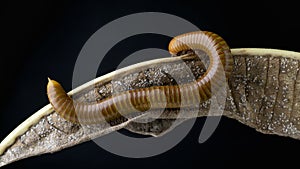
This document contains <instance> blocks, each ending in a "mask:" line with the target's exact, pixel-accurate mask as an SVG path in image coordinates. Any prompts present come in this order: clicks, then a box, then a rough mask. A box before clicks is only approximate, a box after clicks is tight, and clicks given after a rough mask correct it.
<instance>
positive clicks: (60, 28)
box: [0, 1, 300, 169]
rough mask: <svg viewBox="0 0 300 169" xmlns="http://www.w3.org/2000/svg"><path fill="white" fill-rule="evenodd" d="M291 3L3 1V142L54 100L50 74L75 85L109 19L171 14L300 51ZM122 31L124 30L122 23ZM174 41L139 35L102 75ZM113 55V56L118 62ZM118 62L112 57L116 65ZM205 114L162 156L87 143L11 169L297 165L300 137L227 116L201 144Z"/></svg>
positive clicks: (231, 38) (230, 35) (243, 39)
mask: <svg viewBox="0 0 300 169" xmlns="http://www.w3.org/2000/svg"><path fill="white" fill-rule="evenodd" d="M297 6H298V5H297V4H295V3H294V4H293V3H290V2H287V1H281V2H280V3H279V2H272V1H271V2H262V1H260V2H253V1H247V2H244V1H241V2H237V3H229V2H228V1H221V2H218V1H210V2H207V1H203V2H202V1H172V2H162V1H137V2H133V1H131V2H124V1H119V2H117V1H64V2H62V1H61V2H54V1H53V2H41V1H37V2H27V1H9V2H1V4H0V21H1V23H0V30H1V31H0V41H1V45H0V49H1V51H0V52H1V53H0V56H1V61H0V73H1V83H0V85H1V86H0V87H1V88H0V89H1V97H0V99H1V102H0V106H1V109H0V140H2V139H4V138H5V136H6V135H7V134H9V133H10V132H11V131H12V130H13V129H14V128H15V127H16V126H17V125H18V124H19V123H21V122H22V121H24V120H25V119H26V118H27V117H29V116H30V115H31V114H32V113H34V112H35V111H37V110H38V109H40V108H41V107H43V106H44V105H46V104H48V100H47V97H46V83H47V77H48V76H49V77H53V78H54V79H56V80H58V81H59V82H61V83H62V84H63V86H64V87H65V88H66V90H67V91H69V90H71V84H72V83H71V78H72V71H73V68H74V63H75V61H76V58H77V56H78V53H79V52H80V50H81V48H82V46H83V45H84V43H85V42H86V40H87V39H88V38H89V37H90V36H91V35H92V34H93V33H94V32H95V31H97V30H98V29H99V28H101V27H102V26H103V25H105V24H106V23H109V22H110V21H112V20H114V19H117V18H119V17H122V16H124V15H128V14H132V13H136V12H165V13H170V14H174V15H177V16H179V17H182V18H184V19H186V20H188V21H190V22H192V23H193V24H195V25H197V26H198V27H199V28H200V29H201V30H209V31H213V32H216V33H218V34H219V35H221V36H222V37H223V38H224V39H225V40H226V41H227V42H228V44H229V45H230V46H231V47H232V48H239V47H258V48H278V49H286V50H293V51H298V52H300V47H299V44H298V40H299V39H300V33H299V31H298V30H299V29H300V22H299V14H298V12H299V9H297ZM120 29H121V28H120ZM168 41H169V38H166V37H158V36H139V37H136V38H131V39H129V40H127V43H125V42H126V41H124V43H122V44H123V46H122V44H120V45H119V46H118V47H116V48H114V50H113V51H111V52H110V54H108V56H107V58H106V59H105V60H104V63H103V64H102V65H101V70H99V75H102V74H105V73H107V72H110V71H113V70H114V69H115V67H116V66H117V65H118V63H119V62H121V61H122V59H123V57H126V56H125V55H126V54H129V53H131V52H134V51H135V50H138V49H142V48H147V47H159V48H166V47H167V45H168ZM112 57H113V59H112ZM112 61H113V62H112ZM204 120H205V119H204V118H201V119H198V120H197V123H196V125H195V126H194V128H193V129H192V131H191V132H190V133H189V134H188V136H187V137H186V138H185V139H184V140H183V141H182V142H180V144H178V145H177V146H176V147H175V148H173V149H171V150H169V151H167V152H166V153H163V154H161V155H158V156H155V157H151V158H145V159H130V158H125V157H120V156H116V155H114V154H111V153H109V152H106V151H105V150H103V149H101V148H99V147H98V146H97V145H96V144H94V143H93V142H87V143H84V144H81V145H78V146H76V147H73V148H69V149H66V150H63V151H61V152H57V153H54V154H46V155H42V156H38V157H31V158H28V159H25V160H21V161H18V162H15V163H13V164H10V165H8V166H6V167H4V168H15V169H16V168H44V169H45V168H73V169H75V168H103V169H104V168H117V167H128V168H156V167H161V168H162V167H170V168H171V167H175V168H177V167H178V168H225V167H253V168H254V167H262V166H268V167H275V166H281V165H285V167H286V168H287V167H291V166H292V165H293V164H296V166H297V162H298V160H299V152H300V141H297V140H294V139H291V138H285V137H279V136H273V135H264V134H261V133H258V132H256V131H255V130H254V129H252V128H249V127H247V126H244V125H242V124H240V123H238V122H237V121H235V120H232V119H228V118H222V120H221V123H220V124H219V126H218V128H217V130H216V132H215V133H214V134H213V136H212V137H211V138H210V139H209V140H208V141H207V142H205V143H203V144H199V143H198V141H197V140H198V136H199V133H200V130H201V126H202V124H203V122H204Z"/></svg>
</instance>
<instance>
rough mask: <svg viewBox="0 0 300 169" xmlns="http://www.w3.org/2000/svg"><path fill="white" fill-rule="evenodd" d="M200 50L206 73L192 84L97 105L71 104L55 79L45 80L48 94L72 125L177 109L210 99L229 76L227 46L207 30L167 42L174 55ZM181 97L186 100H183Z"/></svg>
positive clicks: (155, 88)
mask: <svg viewBox="0 0 300 169" xmlns="http://www.w3.org/2000/svg"><path fill="white" fill-rule="evenodd" d="M188 50H201V51H203V52H205V53H206V54H207V56H208V57H209V65H208V68H207V70H206V72H205V73H204V74H203V75H202V76H201V77H199V78H198V79H196V80H195V81H193V82H188V83H185V84H182V85H173V86H152V87H147V88H139V89H133V90H128V91H124V92H120V93H118V94H116V95H112V96H110V97H107V98H105V99H103V100H101V101H100V102H99V103H82V102H78V101H74V100H73V99H72V98H71V97H70V96H68V94H67V93H66V92H65V90H64V89H63V87H62V86H61V85H60V84H59V83H58V82H56V81H55V80H51V79H48V80H49V81H48V85H47V95H48V98H49V101H50V103H51V105H52V107H53V108H54V110H55V111H56V112H57V113H58V114H59V115H60V116H61V117H63V118H64V119H66V120H67V121H70V122H73V123H80V124H96V123H100V122H103V121H107V120H114V119H117V118H118V117H119V116H120V112H121V114H122V115H126V114H130V113H133V112H137V111H140V112H144V111H147V110H149V109H150V108H179V107H189V106H193V105H195V104H199V103H201V102H204V101H206V100H208V99H209V98H211V96H212V86H214V88H215V89H218V88H220V85H224V84H220V83H216V82H218V81H219V79H220V78H221V77H222V73H225V74H224V75H225V78H226V79H227V80H228V78H229V77H230V74H231V71H232V67H233V58H232V54H231V51H230V48H229V46H228V45H227V43H226V42H225V41H224V39H223V38H221V37H220V36H219V35H217V34H215V33H212V32H208V31H196V32H191V33H186V34H182V35H179V36H176V37H174V38H173V39H172V40H171V42H170V43H169V52H170V53H171V54H172V55H173V56H177V55H180V53H181V52H182V51H188ZM182 98H184V99H186V100H182Z"/></svg>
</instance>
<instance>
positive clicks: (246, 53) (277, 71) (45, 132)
mask: <svg viewBox="0 0 300 169" xmlns="http://www.w3.org/2000/svg"><path fill="white" fill-rule="evenodd" d="M232 53H233V55H234V70H233V74H232V76H231V78H230V79H229V84H228V87H227V98H226V104H225V108H224V112H223V113H220V112H217V111H216V112H215V114H209V115H212V116H219V115H221V114H223V115H224V116H227V117H230V118H233V119H236V120H238V121H240V122H241V123H243V124H245V125H248V126H250V127H252V128H255V129H256V130H257V131H259V132H262V133H266V134H277V135H280V136H287V137H291V138H295V139H300V113H299V112H300V107H299V106H300V104H299V102H300V96H299V95H297V93H298V92H299V91H300V75H299V68H300V64H299V60H300V53H296V52H290V51H282V50H275V49H233V50H232ZM187 67H188V70H189V71H191V72H192V73H193V76H195V77H199V76H201V75H202V74H203V73H204V72H205V67H204V65H203V63H202V62H201V61H200V60H197V59H191V58H186V59H184V60H183V61H182V58H180V57H178V58H163V59H158V60H152V61H148V62H142V63H139V64H136V65H132V66H129V67H126V68H123V69H120V70H117V71H115V72H112V73H109V74H107V75H104V76H102V77H99V78H97V79H95V80H93V81H91V82H88V83H86V84H84V85H82V86H80V87H78V88H76V89H74V90H73V91H71V92H69V94H70V95H72V96H73V99H75V100H78V101H83V102H89V103H91V102H97V101H99V100H101V99H103V98H105V97H108V96H110V95H112V92H120V91H124V90H130V89H135V88H144V87H149V86H154V85H176V84H177V83H181V82H188V81H192V80H193V77H190V76H189V75H190V74H189V72H188V71H186V70H187V69H186V68H187ZM209 108H210V101H209V100H208V101H207V102H204V103H202V104H201V105H200V106H199V108H194V109H192V108H191V109H184V110H182V111H181V113H183V115H182V116H181V119H180V120H179V121H176V124H174V122H175V119H176V118H178V117H177V115H178V112H179V109H165V110H150V111H149V112H147V114H144V113H137V114H135V115H134V116H132V117H131V118H129V119H128V120H126V121H119V122H117V123H115V124H113V125H109V124H107V123H103V124H97V125H86V126H83V125H78V124H73V123H71V122H68V121H66V120H64V119H63V118H61V117H60V116H59V115H58V114H56V113H55V112H54V111H53V109H52V107H51V105H47V106H45V107H44V108H42V109H41V110H39V111H38V112H36V113H35V114H33V115H32V116H31V117H30V118H28V119H27V120H26V121H24V122H23V123H22V124H21V125H20V126H19V127H17V128H16V129H15V130H14V131H13V132H12V133H11V134H10V135H9V136H7V138H6V139H5V140H4V141H2V142H1V144H0V154H1V155H0V167H1V166H4V165H6V164H9V163H11V162H14V161H17V160H20V159H23V158H27V157H30V156H34V155H40V154H44V153H52V152H56V151H59V150H62V149H64V148H67V147H71V146H74V145H77V144H79V143H82V142H85V141H88V140H90V139H91V138H95V137H100V136H102V135H104V134H107V133H110V132H113V131H116V130H118V129H121V128H125V129H128V130H130V131H132V132H135V133H139V134H145V135H152V136H162V135H164V134H165V133H167V132H168V131H171V130H172V129H173V128H174V126H176V125H180V124H181V122H183V121H185V120H186V119H189V118H193V117H194V116H193V114H194V113H196V114H197V116H198V117H201V116H207V115H208V111H209ZM158 112H160V113H161V112H163V113H161V114H160V113H158ZM192 112H194V113H192ZM183 117H184V118H183ZM143 120H144V121H149V122H148V123H140V121H143ZM171 126H172V127H171ZM170 127H171V128H170Z"/></svg>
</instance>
